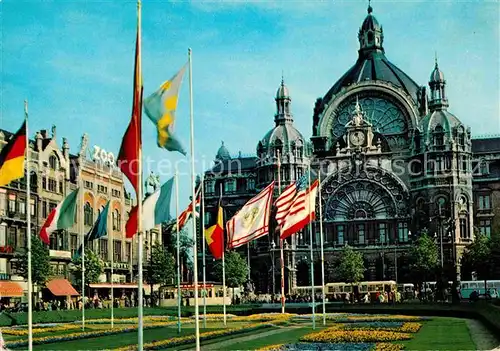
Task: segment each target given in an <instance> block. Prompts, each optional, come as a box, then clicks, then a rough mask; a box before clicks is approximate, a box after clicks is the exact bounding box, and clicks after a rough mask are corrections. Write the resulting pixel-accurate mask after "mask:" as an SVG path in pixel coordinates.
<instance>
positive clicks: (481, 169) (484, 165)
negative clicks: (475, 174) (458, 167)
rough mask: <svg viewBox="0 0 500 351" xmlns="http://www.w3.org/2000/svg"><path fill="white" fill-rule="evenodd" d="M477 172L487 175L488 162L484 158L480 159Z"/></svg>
mask: <svg viewBox="0 0 500 351" xmlns="http://www.w3.org/2000/svg"><path fill="white" fill-rule="evenodd" d="M479 173H480V174H484V175H487V174H488V173H489V172H488V163H487V162H486V161H485V160H481V162H480V163H479Z"/></svg>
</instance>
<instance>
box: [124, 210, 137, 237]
mask: <svg viewBox="0 0 500 351" xmlns="http://www.w3.org/2000/svg"><path fill="white" fill-rule="evenodd" d="M137 223H138V222H137V205H136V206H134V207H132V209H131V210H130V213H129V215H128V220H127V224H125V233H126V234H125V236H126V238H128V239H130V238H133V237H134V235H135V233H137Z"/></svg>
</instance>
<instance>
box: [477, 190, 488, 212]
mask: <svg viewBox="0 0 500 351" xmlns="http://www.w3.org/2000/svg"><path fill="white" fill-rule="evenodd" d="M478 200H479V201H478V202H479V209H480V210H491V201H490V200H491V198H490V195H489V194H484V195H479V197H478Z"/></svg>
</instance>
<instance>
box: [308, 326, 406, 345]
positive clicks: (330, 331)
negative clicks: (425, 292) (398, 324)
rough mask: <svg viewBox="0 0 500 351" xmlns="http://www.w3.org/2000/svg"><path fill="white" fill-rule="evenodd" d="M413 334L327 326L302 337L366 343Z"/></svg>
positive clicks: (318, 340) (334, 341) (324, 340)
mask: <svg viewBox="0 0 500 351" xmlns="http://www.w3.org/2000/svg"><path fill="white" fill-rule="evenodd" d="M411 338H412V335H411V334H408V333H399V332H394V331H384V330H376V331H373V330H339V329H338V328H327V329H324V330H322V331H320V332H316V333H311V334H307V335H305V336H303V337H301V338H300V341H306V342H324V343H345V342H347V343H364V342H386V341H399V340H409V339H411Z"/></svg>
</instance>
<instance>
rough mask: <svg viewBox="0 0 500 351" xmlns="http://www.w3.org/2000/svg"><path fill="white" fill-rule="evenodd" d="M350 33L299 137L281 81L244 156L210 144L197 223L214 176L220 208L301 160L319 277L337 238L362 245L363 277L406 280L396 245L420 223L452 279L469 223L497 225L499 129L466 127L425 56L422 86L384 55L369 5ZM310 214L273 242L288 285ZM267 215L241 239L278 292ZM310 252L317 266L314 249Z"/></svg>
mask: <svg viewBox="0 0 500 351" xmlns="http://www.w3.org/2000/svg"><path fill="white" fill-rule="evenodd" d="M358 40H359V50H358V59H357V61H356V62H355V63H354V65H353V66H352V67H351V68H349V69H348V70H347V72H346V73H345V74H344V75H342V77H341V78H340V79H339V80H338V81H337V82H335V83H334V84H333V86H332V87H331V88H330V89H329V90H328V91H327V92H326V94H325V95H324V96H323V97H321V98H318V99H317V100H316V103H315V107H314V110H313V130H312V137H311V138H310V141H309V140H308V138H305V137H304V136H303V134H302V133H301V132H300V131H299V130H297V129H296V128H295V127H294V125H293V121H294V118H293V115H292V112H291V94H290V92H289V91H288V88H287V87H286V85H285V84H284V82H283V81H282V82H281V85H280V86H279V88H278V91H277V94H276V97H275V101H276V113H275V116H274V124H275V125H274V127H273V128H272V129H270V130H269V132H268V133H266V134H265V135H264V137H263V138H262V139H258V142H257V150H256V151H257V154H256V157H246V158H241V157H230V156H229V153H228V151H227V148H226V146H224V144H223V145H222V146H221V148H220V149H219V151H218V152H217V155H216V161H215V165H214V167H213V168H212V169H211V170H209V171H207V172H206V173H205V187H206V189H207V191H206V194H207V197H206V204H207V212H208V213H207V214H206V218H205V220H206V224H207V225H210V224H212V223H213V222H214V218H215V211H216V206H217V203H218V198H219V188H222V199H223V200H222V201H223V205H224V206H225V207H226V209H227V211H226V212H227V213H226V219H229V218H230V216H231V215H232V214H233V213H235V212H236V211H237V210H238V209H239V208H240V207H241V206H242V205H243V204H244V203H245V202H246V201H247V200H248V199H249V198H251V197H252V196H253V195H254V194H255V193H256V191H257V190H258V189H262V188H263V187H264V186H266V185H267V184H269V182H271V181H273V180H277V179H280V180H281V185H282V186H283V187H284V186H286V185H288V184H289V183H290V182H291V181H294V180H296V179H298V178H299V177H301V176H302V175H303V174H304V172H305V171H306V169H307V167H308V165H309V164H310V165H311V167H312V168H313V169H314V170H315V171H317V172H320V173H321V179H322V183H321V191H320V200H319V201H317V206H318V207H317V211H316V213H317V214H318V212H319V211H318V210H319V207H320V206H321V209H322V213H323V218H322V220H323V226H322V227H323V229H324V232H323V235H324V245H325V260H326V276H327V277H332V276H333V264H332V263H333V262H334V260H335V257H336V256H337V255H338V253H339V251H340V250H341V249H342V248H343V247H344V246H345V245H347V244H349V245H350V246H353V247H354V248H355V249H356V250H360V251H361V252H362V253H363V256H364V260H365V267H367V270H366V272H365V279H366V280H389V279H393V280H398V281H400V282H404V281H409V280H410V279H411V278H410V272H409V268H408V264H407V262H405V261H404V253H405V252H407V251H408V250H409V248H410V247H411V245H412V243H413V242H414V241H415V240H416V239H417V238H418V237H419V236H420V235H421V234H422V233H424V232H426V233H428V234H429V235H431V236H432V237H434V238H435V241H436V245H440V243H442V246H443V249H442V250H439V252H440V261H441V262H442V265H443V268H444V271H445V274H446V275H447V276H448V277H449V280H455V279H460V278H461V276H460V274H461V270H460V258H461V256H462V253H463V250H464V248H465V247H466V246H467V245H468V244H470V243H471V242H472V241H473V240H474V235H475V232H482V233H485V234H487V235H492V234H493V233H494V232H496V233H500V213H497V212H496V211H498V209H499V208H500V207H499V206H498V204H500V138H499V137H495V138H489V139H472V138H471V130H470V128H468V127H467V126H465V125H464V124H463V123H462V122H461V121H460V118H459V117H458V116H457V115H455V114H453V113H452V112H450V111H449V108H450V106H452V105H453V102H449V101H448V97H447V94H446V88H447V81H446V80H445V75H444V73H443V71H442V70H441V68H440V67H439V65H438V60H437V58H436V60H435V64H434V67H429V68H430V72H431V74H430V78H429V81H428V87H426V86H424V85H419V84H417V83H416V81H415V80H413V79H412V78H410V77H409V76H408V75H407V74H406V73H405V72H404V71H403V70H402V69H400V68H398V67H397V66H396V65H394V64H393V63H392V62H391V61H390V60H389V59H388V56H387V55H386V52H385V50H384V46H383V44H384V32H383V28H382V26H381V25H380V23H379V22H378V20H377V19H376V18H375V16H374V14H373V8H372V7H371V6H369V7H368V14H367V15H366V17H365V19H364V20H363V22H362V24H361V27H360V29H359V32H358ZM452 82H453V79H451V83H450V84H453V83H452ZM278 162H280V163H281V174H279V175H278V174H277V169H278V167H277V163H278ZM235 171H236V173H235ZM495 209H496V210H495ZM317 217H318V215H317ZM318 224H319V223H318V222H315V223H314V224H313V231H314V233H315V235H314V239H313V243H310V242H309V236H308V235H301V233H297V234H296V235H293V236H292V237H291V238H289V239H287V242H286V243H285V247H286V249H285V266H286V276H287V279H286V282H285V283H286V285H287V291H288V292H292V291H293V289H289V288H294V287H296V286H301V285H308V284H309V267H310V262H309V261H308V256H309V253H308V245H311V244H312V245H313V246H314V247H315V248H318V245H319V235H320V233H319V225H318ZM275 227H276V223H271V230H270V232H271V234H270V235H269V236H268V237H265V238H261V239H259V240H257V241H256V242H253V243H251V245H249V247H248V248H247V249H248V252H249V254H250V261H251V262H252V272H251V278H252V280H253V281H254V283H255V286H256V288H257V290H258V291H261V292H271V291H275V292H278V290H277V289H273V288H272V287H271V285H272V283H271V282H272V281H276V280H277V279H279V270H278V269H275V270H274V273H273V268H274V267H278V266H279V261H276V259H277V258H278V257H279V253H278V254H276V255H274V253H275V250H276V249H275V247H276V243H277V242H278V236H277V232H276V231H275ZM441 252H442V253H441ZM398 262H399V264H398ZM314 264H315V266H316V265H317V267H318V269H315V271H316V272H319V271H320V269H319V266H320V262H319V256H317V257H316V258H315V262H314ZM273 277H274V279H273ZM464 278H467V277H464ZM316 279H318V278H316ZM278 281H279V280H278Z"/></svg>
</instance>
